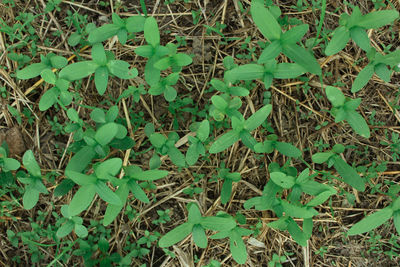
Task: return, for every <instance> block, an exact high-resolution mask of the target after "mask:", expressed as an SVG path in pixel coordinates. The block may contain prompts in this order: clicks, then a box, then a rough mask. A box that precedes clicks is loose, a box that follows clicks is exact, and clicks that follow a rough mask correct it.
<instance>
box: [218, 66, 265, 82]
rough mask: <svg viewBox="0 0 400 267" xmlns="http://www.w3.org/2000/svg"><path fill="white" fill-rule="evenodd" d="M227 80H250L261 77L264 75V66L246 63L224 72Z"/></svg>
mask: <svg viewBox="0 0 400 267" xmlns="http://www.w3.org/2000/svg"><path fill="white" fill-rule="evenodd" d="M225 76H226V77H227V79H228V80H229V81H239V80H244V81H249V80H250V81H251V80H256V79H261V78H263V76H264V66H262V65H258V64H246V65H242V66H239V67H236V68H234V69H231V70H229V71H227V72H225Z"/></svg>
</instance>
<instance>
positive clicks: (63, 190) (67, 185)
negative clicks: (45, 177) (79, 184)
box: [53, 179, 75, 197]
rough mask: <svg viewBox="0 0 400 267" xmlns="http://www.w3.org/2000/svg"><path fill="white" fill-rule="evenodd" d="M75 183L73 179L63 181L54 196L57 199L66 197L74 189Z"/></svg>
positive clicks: (55, 190)
mask: <svg viewBox="0 0 400 267" xmlns="http://www.w3.org/2000/svg"><path fill="white" fill-rule="evenodd" d="M74 185H75V183H74V182H73V181H72V180H71V179H63V180H62V181H61V183H60V184H58V185H57V187H56V189H54V192H53V195H54V196H55V197H62V196H64V195H66V194H67V193H68V192H69V190H71V189H72V187H74Z"/></svg>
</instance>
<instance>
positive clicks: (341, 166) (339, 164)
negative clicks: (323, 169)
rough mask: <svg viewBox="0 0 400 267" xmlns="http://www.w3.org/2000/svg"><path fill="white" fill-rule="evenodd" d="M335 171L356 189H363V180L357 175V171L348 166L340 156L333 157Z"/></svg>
mask: <svg viewBox="0 0 400 267" xmlns="http://www.w3.org/2000/svg"><path fill="white" fill-rule="evenodd" d="M333 166H334V167H335V169H336V171H337V172H338V173H339V174H340V176H342V178H343V181H344V182H345V183H346V184H348V185H350V186H352V187H354V188H355V189H357V190H358V191H362V192H363V191H364V190H365V183H364V180H363V179H362V178H361V177H360V175H358V173H357V172H356V171H355V170H354V169H353V168H352V167H351V166H349V165H348V164H347V163H346V162H345V161H344V160H343V159H342V158H341V157H340V156H337V157H336V158H335V163H334V164H333Z"/></svg>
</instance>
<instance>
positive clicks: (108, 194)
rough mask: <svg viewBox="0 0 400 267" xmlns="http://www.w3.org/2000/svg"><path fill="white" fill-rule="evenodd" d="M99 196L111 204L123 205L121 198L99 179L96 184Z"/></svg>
mask: <svg viewBox="0 0 400 267" xmlns="http://www.w3.org/2000/svg"><path fill="white" fill-rule="evenodd" d="M95 186H96V192H97V194H98V195H99V197H100V198H101V199H102V200H104V201H105V202H107V203H109V204H111V205H117V206H118V205H121V204H122V202H121V199H120V198H119V197H118V196H117V195H116V194H115V193H114V191H112V190H111V189H110V188H109V187H108V186H107V185H106V184H105V183H103V182H100V181H97V183H96V184H95Z"/></svg>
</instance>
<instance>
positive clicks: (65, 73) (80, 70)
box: [59, 61, 98, 81]
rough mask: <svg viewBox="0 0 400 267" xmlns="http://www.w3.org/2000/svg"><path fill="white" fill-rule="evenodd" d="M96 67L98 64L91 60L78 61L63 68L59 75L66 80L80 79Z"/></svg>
mask: <svg viewBox="0 0 400 267" xmlns="http://www.w3.org/2000/svg"><path fill="white" fill-rule="evenodd" d="M97 67H98V65H97V64H96V63H95V62H93V61H80V62H77V63H73V64H70V65H68V66H66V67H65V68H63V69H62V70H61V71H60V73H59V77H60V78H62V79H66V80H68V81H75V80H80V79H83V78H85V77H87V76H89V75H90V74H92V73H93V72H95V70H96V69H97Z"/></svg>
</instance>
